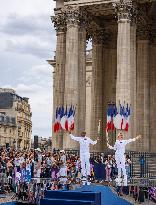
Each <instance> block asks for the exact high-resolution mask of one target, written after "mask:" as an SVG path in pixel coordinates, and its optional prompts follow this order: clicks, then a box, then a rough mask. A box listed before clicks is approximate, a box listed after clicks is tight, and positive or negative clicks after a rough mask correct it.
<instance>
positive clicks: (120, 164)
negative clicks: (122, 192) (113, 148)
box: [115, 154, 127, 180]
mask: <svg viewBox="0 0 156 205" xmlns="http://www.w3.org/2000/svg"><path fill="white" fill-rule="evenodd" d="M115 160H116V164H117V168H118V178H121V174H122V173H123V176H124V179H125V180H127V174H126V168H125V155H123V154H121V155H119V154H118V155H115Z"/></svg>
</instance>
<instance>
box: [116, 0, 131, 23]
mask: <svg viewBox="0 0 156 205" xmlns="http://www.w3.org/2000/svg"><path fill="white" fill-rule="evenodd" d="M113 8H114V9H115V13H116V16H117V18H118V22H125V21H131V16H132V8H133V4H132V0H119V1H117V2H114V3H113Z"/></svg>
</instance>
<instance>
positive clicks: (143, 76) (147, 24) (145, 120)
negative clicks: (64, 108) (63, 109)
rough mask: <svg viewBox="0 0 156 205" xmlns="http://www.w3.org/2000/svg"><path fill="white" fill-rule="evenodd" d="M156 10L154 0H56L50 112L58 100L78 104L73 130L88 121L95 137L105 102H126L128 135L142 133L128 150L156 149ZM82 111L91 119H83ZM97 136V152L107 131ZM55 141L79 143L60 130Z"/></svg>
mask: <svg viewBox="0 0 156 205" xmlns="http://www.w3.org/2000/svg"><path fill="white" fill-rule="evenodd" d="M155 11H156V1H155V0H134V1H132V0H114V1H113V0H56V8H55V16H54V17H52V22H53V23H54V26H55V29H56V35H57V46H56V58H55V62H56V65H55V75H54V112H55V108H56V106H58V105H62V104H64V105H66V104H67V105H70V104H71V103H72V104H74V105H75V106H77V112H76V125H75V133H76V134H77V135H78V134H80V132H81V131H82V130H85V129H86V125H88V126H90V129H89V131H88V132H89V134H90V137H91V138H92V139H96V137H97V136H98V132H97V126H98V121H99V120H101V122H102V129H103V130H105V124H106V108H107V104H108V102H110V101H113V102H116V103H117V105H118V104H119V102H121V103H124V102H126V103H130V104H131V107H132V115H131V123H130V126H131V129H130V131H129V133H128V135H127V134H126V137H127V136H129V135H130V136H136V135H137V134H141V135H142V140H141V141H140V142H137V143H133V144H132V145H131V146H130V147H129V149H131V150H137V151H139V150H140V151H150V152H155V151H156V116H155V109H156V57H155V56H156V14H155ZM89 39H91V41H92V59H91V69H92V79H91V81H90V82H91V92H90V96H88V94H86V90H87V88H86V79H87V78H86V74H87V72H86V62H87V61H86V42H87V41H88V40H89ZM51 64H52V62H51ZM86 96H87V99H86ZM88 99H90V100H89V101H88ZM86 102H87V103H86ZM88 102H91V103H90V104H91V105H90V109H89V104H88ZM88 112H89V113H88ZM86 114H87V116H88V115H89V118H90V122H88V120H87V121H86ZM89 118H87V119H89ZM88 126H87V129H88ZM100 137H101V141H100V142H99V143H98V144H97V145H95V146H94V147H92V149H93V150H95V151H103V150H105V149H106V138H105V131H103V134H102V136H100ZM114 139H115V133H110V141H111V143H113V141H114ZM53 146H54V147H56V148H58V147H60V148H64V149H65V148H74V149H77V148H78V144H77V143H75V142H74V141H71V140H70V138H69V136H68V135H67V134H65V133H62V132H60V133H58V134H57V135H53Z"/></svg>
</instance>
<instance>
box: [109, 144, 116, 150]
mask: <svg viewBox="0 0 156 205" xmlns="http://www.w3.org/2000/svg"><path fill="white" fill-rule="evenodd" d="M107 147H108V148H109V149H114V150H116V145H114V147H113V146H111V145H109V144H108V143H107Z"/></svg>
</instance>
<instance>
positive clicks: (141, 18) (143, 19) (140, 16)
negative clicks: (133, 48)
mask: <svg viewBox="0 0 156 205" xmlns="http://www.w3.org/2000/svg"><path fill="white" fill-rule="evenodd" d="M149 6H150V5H147V4H146V5H143V6H142V7H138V12H137V37H138V38H139V39H140V40H149V39H150V37H151V25H150V24H149V22H151V21H150V19H149Z"/></svg>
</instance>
